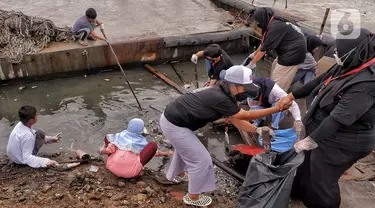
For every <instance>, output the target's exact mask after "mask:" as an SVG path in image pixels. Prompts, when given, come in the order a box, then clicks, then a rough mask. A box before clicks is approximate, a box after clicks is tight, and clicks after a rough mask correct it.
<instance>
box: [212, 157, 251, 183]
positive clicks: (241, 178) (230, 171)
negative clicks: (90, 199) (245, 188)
mask: <svg viewBox="0 0 375 208" xmlns="http://www.w3.org/2000/svg"><path fill="white" fill-rule="evenodd" d="M211 158H212V163H213V164H215V165H216V166H217V167H219V168H221V169H222V170H224V171H225V172H227V173H228V174H229V175H231V176H233V177H234V178H236V179H237V180H239V181H240V182H244V181H245V176H244V175H242V174H241V173H238V172H237V171H235V170H233V169H232V168H230V167H228V166H226V165H225V164H224V163H223V162H221V161H220V160H218V159H217V158H216V157H215V156H212V155H211Z"/></svg>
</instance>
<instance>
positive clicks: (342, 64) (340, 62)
mask: <svg viewBox="0 0 375 208" xmlns="http://www.w3.org/2000/svg"><path fill="white" fill-rule="evenodd" d="M355 49H357V47H355V48H353V49H352V50H350V51H349V52H348V53H346V54H345V55H343V56H342V57H341V58H339V55H338V53H337V48H335V53H334V54H333V56H334V57H335V59H336V63H337V65H339V66H344V63H345V61H346V59H348V57H349V56H350V54H351V53H352V52H353V51H355ZM342 58H345V59H344V61H341V59H342Z"/></svg>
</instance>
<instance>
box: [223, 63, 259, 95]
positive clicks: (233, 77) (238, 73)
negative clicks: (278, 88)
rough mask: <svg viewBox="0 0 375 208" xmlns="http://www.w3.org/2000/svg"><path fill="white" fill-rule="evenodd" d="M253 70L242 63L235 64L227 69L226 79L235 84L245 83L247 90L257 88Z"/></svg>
mask: <svg viewBox="0 0 375 208" xmlns="http://www.w3.org/2000/svg"><path fill="white" fill-rule="evenodd" d="M252 75H253V71H252V70H251V69H249V68H247V67H245V66H242V65H235V66H232V67H230V68H229V69H228V70H226V73H225V77H224V79H225V80H226V81H228V82H230V83H233V84H239V85H244V86H245V88H246V89H247V90H256V89H258V87H257V86H256V85H254V84H253V80H252V79H251V76H252Z"/></svg>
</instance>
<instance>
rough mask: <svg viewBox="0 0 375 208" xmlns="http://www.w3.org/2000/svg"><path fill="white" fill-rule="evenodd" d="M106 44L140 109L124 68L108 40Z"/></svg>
mask: <svg viewBox="0 0 375 208" xmlns="http://www.w3.org/2000/svg"><path fill="white" fill-rule="evenodd" d="M102 33H103V36H104V38H105V39H106V40H107V36H106V35H105V33H104V31H103V30H102ZM107 44H108V46H109V48H110V49H111V52H112V54H113V56H114V57H115V59H116V62H117V65H118V66H119V67H120V69H121V71H122V74H124V77H125V81H126V83H127V84H128V86H129V89H130V91H131V92H132V94H133V96H134V98H135V100H136V101H137V103H138V106H139V109H140V110H142V106H141V103H139V100H138V98H137V96H136V95H135V93H134V90H133V88H132V86H131V85H130V83H129V81H128V78H127V77H126V74H125V71H124V69H123V68H122V66H121V64H120V62H119V60H118V58H117V55H116V53H115V51H114V50H113V48H112V46H111V44H110V43H109V42H107Z"/></svg>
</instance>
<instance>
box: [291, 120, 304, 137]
mask: <svg viewBox="0 0 375 208" xmlns="http://www.w3.org/2000/svg"><path fill="white" fill-rule="evenodd" d="M293 129H294V131H295V132H296V135H297V138H298V140H299V136H300V135H301V132H302V129H303V123H302V121H300V120H297V121H294V124H293Z"/></svg>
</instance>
